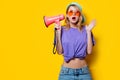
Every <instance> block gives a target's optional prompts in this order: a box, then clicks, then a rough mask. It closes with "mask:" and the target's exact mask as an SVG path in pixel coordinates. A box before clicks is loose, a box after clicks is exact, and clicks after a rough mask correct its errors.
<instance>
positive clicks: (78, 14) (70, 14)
mask: <svg viewBox="0 0 120 80" xmlns="http://www.w3.org/2000/svg"><path fill="white" fill-rule="evenodd" d="M73 14H74V12H73V11H69V12H68V15H69V16H72V15H73ZM75 15H76V16H80V15H81V13H80V12H79V11H77V12H76V13H75Z"/></svg>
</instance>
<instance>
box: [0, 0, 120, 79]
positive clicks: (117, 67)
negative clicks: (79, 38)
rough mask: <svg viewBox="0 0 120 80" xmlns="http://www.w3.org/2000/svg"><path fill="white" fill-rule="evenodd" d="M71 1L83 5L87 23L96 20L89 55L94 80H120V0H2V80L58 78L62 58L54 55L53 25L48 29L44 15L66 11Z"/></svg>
mask: <svg viewBox="0 0 120 80" xmlns="http://www.w3.org/2000/svg"><path fill="white" fill-rule="evenodd" d="M71 1H76V2H78V3H80V4H81V5H82V7H83V13H84V15H85V16H86V20H87V21H86V24H88V23H89V22H90V21H91V20H92V19H96V20H97V25H96V26H95V28H94V29H93V33H94V36H95V40H96V45H95V46H94V48H93V53H92V54H91V55H90V56H88V58H87V61H88V64H89V67H90V71H91V73H92V76H93V78H94V80H120V76H119V74H120V64H119V63H120V62H119V61H120V53H119V50H120V48H119V47H120V46H119V45H120V42H119V41H120V38H119V37H120V31H119V30H120V26H119V24H120V22H119V18H120V12H119V10H120V9H119V8H120V4H119V3H120V2H119V0H1V1H0V80H57V79H58V74H59V70H60V67H61V64H62V61H63V57H62V56H60V55H58V54H56V55H53V54H52V48H53V26H54V25H51V26H49V28H46V27H45V25H44V22H43V16H54V15H58V14H65V10H66V6H67V5H68V4H69V3H70V2H71ZM62 23H63V21H62Z"/></svg>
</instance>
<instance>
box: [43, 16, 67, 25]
mask: <svg viewBox="0 0 120 80" xmlns="http://www.w3.org/2000/svg"><path fill="white" fill-rule="evenodd" d="M43 19H44V23H45V25H46V27H48V26H49V25H50V24H52V23H57V24H58V25H60V21H61V20H63V19H65V16H64V15H63V14H61V15H58V16H52V17H46V16H44V17H43Z"/></svg>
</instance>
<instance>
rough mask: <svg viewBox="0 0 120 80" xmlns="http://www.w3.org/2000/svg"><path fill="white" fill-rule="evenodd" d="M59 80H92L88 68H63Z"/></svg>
mask: <svg viewBox="0 0 120 80" xmlns="http://www.w3.org/2000/svg"><path fill="white" fill-rule="evenodd" d="M59 80H92V77H91V75H90V71H89V69H88V66H86V67H83V68H78V69H73V68H67V67H64V66H62V67H61V71H60V74H59Z"/></svg>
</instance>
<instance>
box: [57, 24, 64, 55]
mask: <svg viewBox="0 0 120 80" xmlns="http://www.w3.org/2000/svg"><path fill="white" fill-rule="evenodd" d="M55 28H57V30H56V31H55V33H56V50H57V53H58V54H62V50H63V49H62V43H61V26H58V25H57V24H55Z"/></svg>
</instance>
